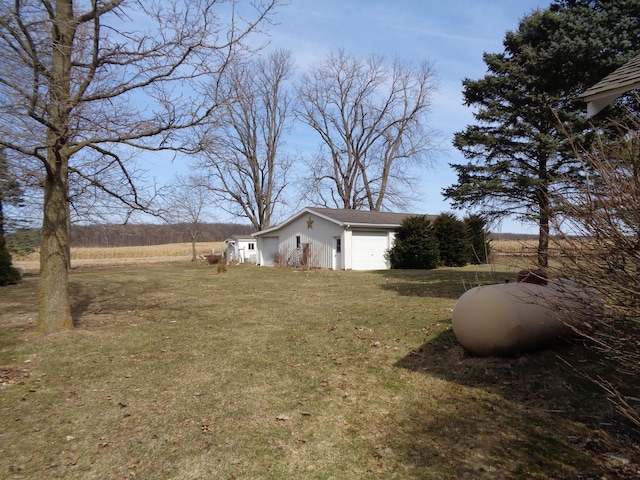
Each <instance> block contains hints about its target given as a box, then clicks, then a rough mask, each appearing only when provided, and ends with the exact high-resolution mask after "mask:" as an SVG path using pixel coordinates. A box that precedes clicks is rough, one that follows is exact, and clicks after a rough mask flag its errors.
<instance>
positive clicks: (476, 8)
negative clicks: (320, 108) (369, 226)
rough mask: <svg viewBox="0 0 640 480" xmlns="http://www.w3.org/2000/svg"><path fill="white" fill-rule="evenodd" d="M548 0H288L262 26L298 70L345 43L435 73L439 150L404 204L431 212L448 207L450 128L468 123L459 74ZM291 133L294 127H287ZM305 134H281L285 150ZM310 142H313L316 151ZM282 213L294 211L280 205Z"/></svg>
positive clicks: (454, 159) (479, 69)
mask: <svg viewBox="0 0 640 480" xmlns="http://www.w3.org/2000/svg"><path fill="white" fill-rule="evenodd" d="M550 3H551V0H545V1H543V0H483V1H478V0H449V1H446V0H445V1H434V0H291V3H290V4H289V5H286V6H283V7H281V8H280V10H279V11H278V12H277V14H276V17H275V21H276V22H277V24H276V25H274V26H271V27H270V28H269V32H270V45H269V47H268V49H271V48H286V49H290V50H292V52H293V57H294V59H295V62H296V67H297V71H298V72H299V73H302V72H304V71H306V70H307V69H308V67H309V66H311V65H313V64H315V63H318V62H321V61H322V60H324V58H325V55H326V53H327V52H328V51H329V50H332V49H337V48H344V49H345V50H347V51H348V52H350V53H353V54H357V55H362V56H366V55H368V54H371V53H375V54H383V55H385V56H387V57H388V58H390V59H392V58H394V57H396V56H397V57H399V58H401V59H404V60H407V61H411V62H415V63H419V62H422V61H424V60H427V61H430V62H432V63H433V65H434V67H435V71H436V73H437V75H438V78H439V90H438V91H437V92H436V94H435V96H434V98H433V110H432V116H431V124H430V126H431V127H433V128H435V129H436V130H438V131H439V132H440V134H441V136H442V142H443V143H442V152H441V153H439V154H438V155H437V156H436V159H435V160H436V163H435V165H434V166H433V167H432V168H431V169H427V170H424V171H423V172H421V173H422V178H423V181H422V184H421V185H417V186H416V187H417V188H419V189H420V190H421V191H422V192H423V195H422V198H423V200H422V201H421V202H420V203H419V204H416V205H415V208H413V209H411V211H412V212H416V213H428V214H438V213H441V212H444V211H451V206H450V205H449V203H448V202H447V201H445V199H443V198H442V195H441V193H440V192H441V190H442V188H444V187H447V186H449V185H451V184H453V183H455V181H456V176H455V174H454V172H453V171H452V169H451V168H450V167H449V163H463V162H464V159H463V157H462V156H461V155H460V154H459V152H458V151H457V150H456V149H455V148H453V146H452V145H451V140H452V138H453V134H454V133H455V132H458V131H461V130H464V129H465V127H466V126H467V125H469V124H473V123H474V122H473V117H472V111H471V109H469V108H468V107H465V106H464V105H463V104H462V83H461V82H462V80H463V79H464V78H471V79H479V78H481V77H483V76H484V75H485V72H486V69H485V64H484V62H483V61H482V54H483V53H484V52H491V53H497V52H502V51H503V46H502V40H503V39H504V36H505V33H506V32H507V31H508V30H516V29H517V27H518V21H519V20H520V19H521V18H522V17H523V16H525V15H527V14H529V13H531V12H532V11H533V10H535V9H537V8H546V7H548V6H549V5H550ZM294 132H295V130H294ZM306 143H308V138H307V136H300V135H298V138H296V134H295V133H293V134H292V135H290V136H289V137H288V138H287V139H286V148H287V149H290V150H296V149H302V150H304V149H305V148H308V147H309V145H305V144H306ZM315 147H317V143H316V144H315V145H313V150H314V151H315V150H316V148H315ZM281 213H284V216H285V217H286V216H288V214H290V213H294V212H281ZM498 230H501V231H503V232H535V231H536V229H535V226H523V225H521V224H519V223H516V222H513V221H505V222H503V224H502V225H501V226H500V227H499V229H498Z"/></svg>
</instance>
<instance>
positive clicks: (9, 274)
mask: <svg viewBox="0 0 640 480" xmlns="http://www.w3.org/2000/svg"><path fill="white" fill-rule="evenodd" d="M18 280H20V271H19V270H18V269H17V268H14V267H13V266H12V265H11V254H10V253H9V250H8V249H7V243H6V242H5V240H4V236H0V286H5V285H11V284H14V283H18Z"/></svg>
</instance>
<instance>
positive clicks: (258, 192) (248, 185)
mask: <svg viewBox="0 0 640 480" xmlns="http://www.w3.org/2000/svg"><path fill="white" fill-rule="evenodd" d="M292 72H293V60H292V58H291V52H289V51H286V50H278V51H275V52H272V53H271V54H269V55H268V56H266V57H265V58H259V59H256V60H253V61H250V62H246V63H244V64H237V65H234V66H233V67H232V68H230V69H229V71H228V75H227V76H226V77H225V79H224V82H223V84H224V89H225V92H226V95H227V96H228V97H229V98H230V99H232V101H230V102H229V103H228V104H227V105H226V106H225V108H224V109H221V110H220V114H221V115H220V117H218V118H217V119H216V120H217V126H216V127H211V128H210V129H209V131H208V132H207V133H206V134H205V140H204V142H205V145H206V146H205V148H204V155H203V159H202V161H201V162H200V165H201V166H202V167H204V168H205V169H206V170H207V171H208V172H209V173H210V181H209V183H208V185H209V187H210V189H211V191H212V192H213V193H214V194H215V196H216V198H217V200H218V202H217V203H218V204H219V205H220V206H221V208H224V209H225V210H226V211H227V212H229V213H231V214H236V215H241V216H243V217H246V218H248V219H249V220H250V221H251V223H252V224H253V225H254V227H255V228H256V229H258V230H262V229H264V228H268V227H269V226H270V224H271V220H272V217H273V213H274V210H275V208H276V206H277V205H278V203H279V202H281V201H282V200H283V199H282V193H283V190H284V189H285V187H286V186H287V173H288V171H289V168H290V167H291V159H290V157H289V156H288V155H287V154H286V153H284V152H282V150H281V146H282V135H283V133H284V132H285V129H286V128H287V124H288V121H289V120H290V119H289V116H290V110H291V102H292V96H291V94H290V92H289V91H288V90H287V84H286V82H287V81H288V80H289V78H290V77H291V74H292Z"/></svg>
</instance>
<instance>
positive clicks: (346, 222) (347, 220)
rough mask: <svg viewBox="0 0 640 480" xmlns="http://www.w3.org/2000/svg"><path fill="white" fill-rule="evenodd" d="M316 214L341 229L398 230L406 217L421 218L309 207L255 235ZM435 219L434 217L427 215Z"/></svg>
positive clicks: (255, 234)
mask: <svg viewBox="0 0 640 480" xmlns="http://www.w3.org/2000/svg"><path fill="white" fill-rule="evenodd" d="M310 213H312V214H314V215H317V216H319V217H321V218H324V219H325V220H328V221H330V222H333V223H335V224H337V225H339V226H341V227H370V228H398V227H399V226H400V224H401V223H402V220H404V218H405V217H413V216H421V215H422V214H420V213H393V212H375V211H370V210H351V209H346V208H315V207H307V208H305V209H304V210H302V211H300V212H298V213H297V214H295V215H293V216H292V217H291V218H289V219H288V220H286V221H284V222H283V223H281V224H280V225H277V226H275V227H271V228H267V229H265V230H261V231H260V232H256V233H254V234H253V235H254V236H258V235H263V234H265V233H269V232H272V231H274V230H278V229H280V228H282V227H284V226H285V225H288V224H289V223H291V222H293V221H295V220H297V219H299V218H300V217H302V216H304V215H308V214H310ZM426 217H428V218H430V219H433V218H435V216H434V215H426Z"/></svg>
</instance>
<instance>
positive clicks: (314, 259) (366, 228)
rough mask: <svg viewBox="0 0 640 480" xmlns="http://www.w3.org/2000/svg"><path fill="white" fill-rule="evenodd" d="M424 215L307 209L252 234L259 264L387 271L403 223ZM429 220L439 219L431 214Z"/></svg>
mask: <svg viewBox="0 0 640 480" xmlns="http://www.w3.org/2000/svg"><path fill="white" fill-rule="evenodd" d="M416 215H421V214H415V213H392V212H374V211H365V210H349V209H333V208H315V207H307V208H305V209H304V210H302V211H300V212H298V213H296V214H295V215H293V216H292V217H290V218H289V219H288V220H286V221H284V222H283V223H281V224H280V225H277V226H275V227H272V228H268V229H265V230H261V231H259V232H257V233H254V234H253V237H254V238H255V240H256V242H257V245H256V247H257V263H258V265H262V266H293V267H309V268H325V269H329V270H386V269H389V268H390V265H389V261H388V260H387V258H386V254H387V251H388V250H389V249H390V248H391V247H392V246H393V243H394V239H395V233H396V230H397V229H398V227H400V225H401V223H402V220H403V219H404V218H405V217H408V216H416ZM428 217H429V218H430V219H433V218H435V217H434V216H432V215H428Z"/></svg>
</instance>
